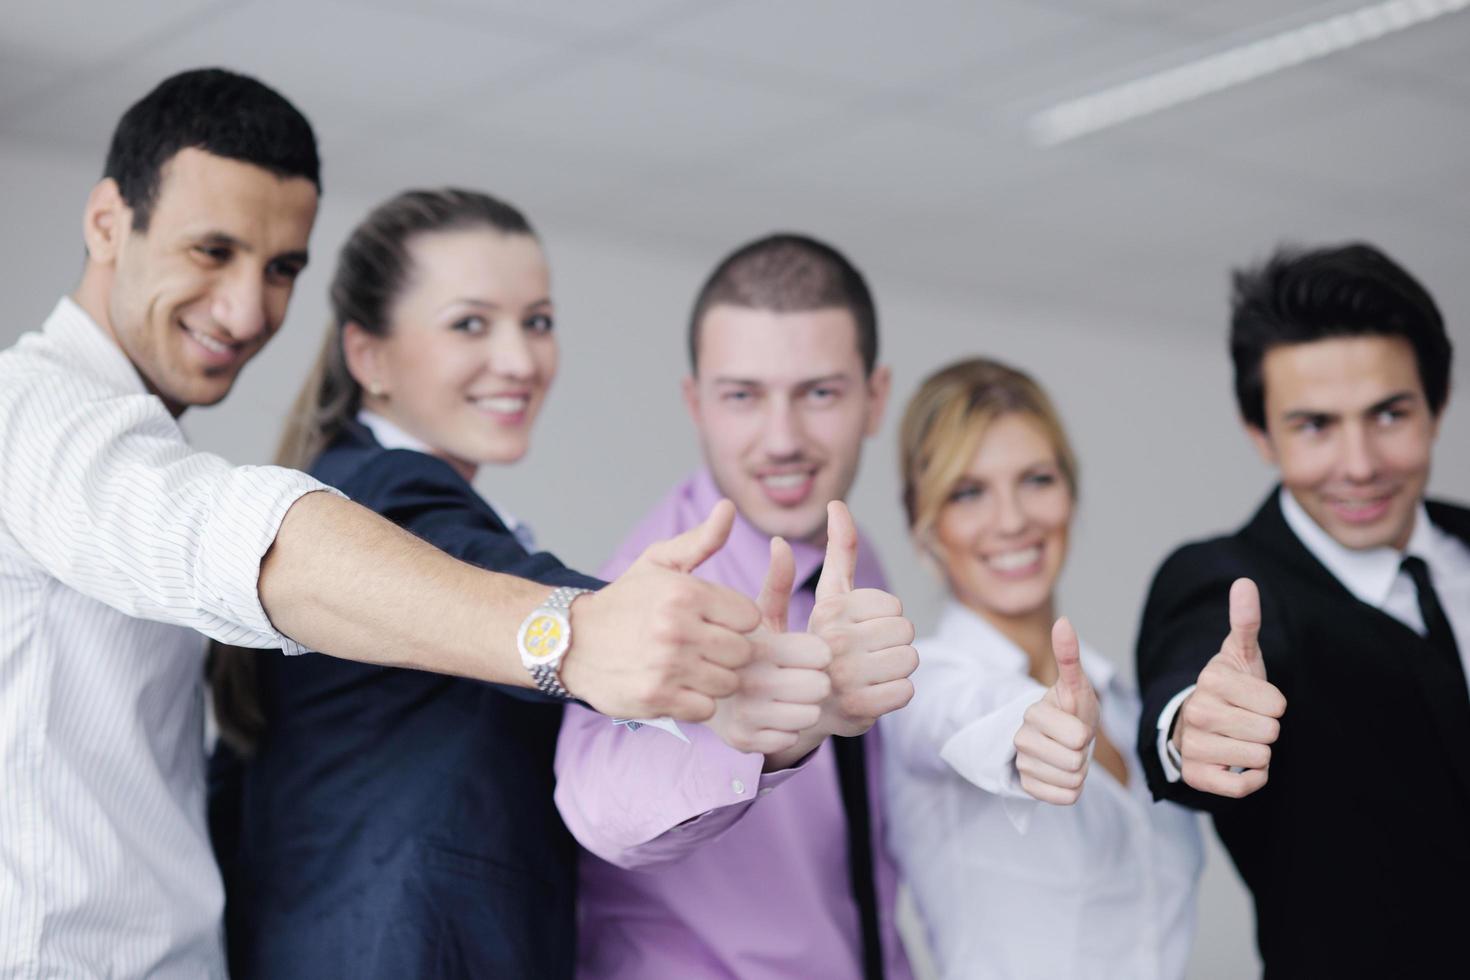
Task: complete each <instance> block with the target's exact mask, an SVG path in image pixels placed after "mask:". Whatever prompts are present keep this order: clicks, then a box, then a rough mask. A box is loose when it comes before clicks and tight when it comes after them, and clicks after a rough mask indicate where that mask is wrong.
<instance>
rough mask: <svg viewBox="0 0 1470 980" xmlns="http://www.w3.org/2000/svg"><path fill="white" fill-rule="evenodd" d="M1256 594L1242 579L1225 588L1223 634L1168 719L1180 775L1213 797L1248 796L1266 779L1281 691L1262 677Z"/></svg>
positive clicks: (1277, 731) (1281, 704)
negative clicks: (1227, 597) (1227, 612)
mask: <svg viewBox="0 0 1470 980" xmlns="http://www.w3.org/2000/svg"><path fill="white" fill-rule="evenodd" d="M1260 632H1261V596H1260V593H1259V592H1257V591H1256V584H1255V583H1254V582H1252V581H1251V580H1250V579H1248V578H1242V579H1237V580H1236V581H1235V584H1234V585H1232V586H1231V587H1230V634H1229V635H1228V636H1226V637H1225V642H1224V644H1222V645H1221V647H1220V652H1219V653H1217V654H1215V656H1214V657H1212V658H1210V662H1209V663H1208V664H1206V665H1205V669H1204V670H1203V671H1201V672H1200V675H1199V682H1198V684H1197V686H1196V687H1195V689H1194V691H1193V693H1191V694H1190V695H1189V697H1187V698H1185V699H1184V704H1183V705H1182V706H1181V707H1180V709H1179V718H1178V721H1177V722H1176V724H1175V726H1174V736H1173V740H1174V747H1175V748H1176V749H1178V750H1179V755H1180V757H1181V758H1182V759H1183V765H1181V766H1180V772H1181V773H1182V775H1183V777H1184V781H1185V782H1186V783H1188V784H1189V785H1190V786H1192V787H1194V788H1195V789H1197V790H1202V791H1204V792H1206V793H1214V794H1216V795H1217V796H1229V797H1235V798H1237V799H1238V798H1240V797H1242V796H1249V795H1250V794H1251V793H1254V792H1255V791H1256V790H1258V789H1260V788H1261V787H1262V786H1264V785H1266V774H1267V771H1268V769H1269V768H1270V765H1271V746H1272V744H1273V743H1275V741H1276V739H1277V737H1278V736H1279V735H1280V734H1281V721H1280V718H1281V716H1282V715H1283V714H1285V713H1286V698H1285V697H1284V696H1282V694H1281V691H1280V690H1279V689H1278V688H1277V687H1276V686H1275V685H1274V684H1272V683H1271V682H1270V681H1268V680H1266V663H1265V661H1264V660H1263V659H1262V658H1261V647H1260V639H1259V638H1260Z"/></svg>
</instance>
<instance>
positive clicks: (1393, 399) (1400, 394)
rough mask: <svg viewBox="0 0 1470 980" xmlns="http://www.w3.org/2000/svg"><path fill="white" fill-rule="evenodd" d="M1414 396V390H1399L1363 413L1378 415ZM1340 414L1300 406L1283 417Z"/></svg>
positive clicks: (1315, 416) (1326, 417)
mask: <svg viewBox="0 0 1470 980" xmlns="http://www.w3.org/2000/svg"><path fill="white" fill-rule="evenodd" d="M1414 397H1415V394H1414V392H1412V391H1397V392H1394V393H1393V394H1392V395H1389V396H1388V397H1387V398H1384V399H1382V400H1380V401H1376V402H1374V403H1373V404H1372V405H1369V406H1368V407H1367V408H1366V409H1364V410H1363V414H1364V415H1377V414H1378V413H1379V412H1384V411H1387V410H1388V409H1390V408H1393V407H1394V406H1395V405H1397V404H1398V403H1399V402H1404V401H1412V400H1413V399H1414ZM1340 415H1341V413H1340V412H1321V411H1313V410H1312V409H1310V408H1299V409H1296V410H1295V411H1291V412H1287V413H1286V415H1285V416H1283V417H1284V418H1285V419H1286V421H1288V422H1293V421H1298V420H1304V419H1332V418H1338V417H1339V416H1340Z"/></svg>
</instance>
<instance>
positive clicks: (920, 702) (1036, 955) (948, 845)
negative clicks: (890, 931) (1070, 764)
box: [882, 602, 1202, 980]
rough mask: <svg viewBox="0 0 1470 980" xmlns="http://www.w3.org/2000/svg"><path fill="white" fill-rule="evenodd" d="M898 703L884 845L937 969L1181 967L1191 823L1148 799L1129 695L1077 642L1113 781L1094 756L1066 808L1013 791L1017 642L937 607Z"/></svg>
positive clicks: (1031, 685)
mask: <svg viewBox="0 0 1470 980" xmlns="http://www.w3.org/2000/svg"><path fill="white" fill-rule="evenodd" d="M917 646H918V650H919V661H920V666H919V669H918V671H917V672H916V673H915V674H914V676H913V681H914V690H915V694H914V699H913V701H912V702H911V703H910V704H909V705H908V707H906V708H904V709H903V710H902V711H897V712H894V713H893V714H891V715H887V716H886V717H884V718H883V720H882V725H883V729H884V731H883V734H884V738H885V741H886V745H887V747H888V751H887V753H886V754H885V766H884V787H885V799H886V805H887V808H888V819H889V828H890V831H889V832H890V834H891V835H892V836H891V840H890V842H889V843H890V847H891V848H892V851H893V853H894V854H895V855H896V856H897V858H898V862H899V865H900V867H901V869H902V872H903V875H904V878H905V879H906V880H907V881H908V883H909V885H910V887H911V888H912V889H913V891H914V897H915V899H916V900H917V903H918V907H919V912H920V915H921V917H922V918H923V920H924V922H925V924H926V928H927V930H928V936H929V943H930V948H931V949H932V950H933V952H934V957H935V962H936V964H937V965H938V967H939V971H940V975H941V976H943V977H947V978H956V977H1024V978H1028V980H1031V978H1038V980H1039V978H1050V977H1055V978H1066V980H1073V978H1083V977H1099V978H1121V977H1126V978H1129V980H1154V978H1160V980H1161V978H1172V977H1180V976H1183V975H1184V970H1185V965H1186V963H1187V961H1188V958H1189V949H1190V943H1191V941H1192V939H1193V935H1194V909H1195V887H1196V882H1197V880H1198V877H1199V872H1200V866H1201V863H1202V853H1201V849H1200V838H1199V828H1198V819H1197V817H1196V815H1195V814H1194V813H1193V812H1191V811H1189V810H1186V809H1184V808H1182V807H1178V806H1175V805H1173V804H1170V803H1154V802H1153V801H1152V798H1151V797H1150V795H1149V792H1148V788H1147V786H1146V785H1145V782H1144V775H1143V771H1142V769H1141V767H1140V766H1139V764H1138V760H1137V759H1135V758H1134V755H1133V752H1132V751H1131V750H1132V746H1133V744H1134V740H1135V739H1136V737H1137V731H1138V716H1139V710H1140V706H1139V702H1138V696H1137V695H1136V694H1135V693H1134V692H1133V690H1132V689H1131V688H1130V687H1129V686H1128V685H1127V684H1126V683H1125V682H1124V680H1123V679H1122V678H1121V677H1119V676H1118V672H1117V670H1116V669H1115V668H1114V667H1113V665H1112V664H1111V663H1110V662H1109V661H1107V660H1106V659H1104V658H1102V657H1100V656H1098V655H1097V654H1096V653H1095V652H1093V651H1092V650H1091V649H1090V648H1088V647H1087V646H1086V645H1085V644H1084V645H1083V647H1082V667H1083V669H1084V670H1085V671H1086V673H1087V676H1088V679H1089V680H1091V681H1092V685H1093V687H1094V688H1095V689H1096V690H1097V694H1098V699H1099V701H1100V703H1101V709H1102V715H1101V722H1102V729H1103V731H1104V732H1105V733H1106V734H1107V736H1108V738H1109V740H1110V741H1112V743H1113V744H1114V745H1115V746H1116V747H1117V748H1118V750H1119V753H1120V754H1121V755H1122V756H1123V758H1124V759H1125V760H1126V763H1127V766H1128V785H1127V786H1126V787H1125V786H1122V785H1120V784H1119V783H1118V781H1117V780H1116V779H1115V778H1114V777H1113V775H1112V774H1111V773H1109V772H1108V771H1107V770H1105V769H1104V768H1103V767H1102V766H1100V765H1097V764H1094V765H1092V766H1091V767H1090V768H1089V770H1088V773H1087V783H1086V785H1085V786H1084V787H1083V791H1082V795H1081V798H1080V799H1079V800H1078V801H1077V803H1076V804H1075V805H1074V806H1070V807H1061V806H1051V805H1048V804H1043V803H1038V802H1037V801H1035V800H1033V799H1032V798H1031V797H1030V796H1029V795H1027V793H1026V792H1025V791H1024V790H1022V789H1021V786H1020V781H1019V775H1018V774H1017V772H1016V766H1015V760H1016V749H1015V745H1014V744H1013V742H1012V740H1013V739H1014V738H1015V735H1016V731H1017V730H1018V729H1019V728H1020V727H1021V723H1022V720H1023V715H1024V714H1025V711H1026V709H1027V708H1028V707H1030V706H1031V705H1032V704H1034V703H1035V702H1036V701H1037V700H1038V699H1039V698H1041V696H1042V695H1043V694H1044V693H1045V692H1046V689H1045V688H1044V687H1042V685H1040V684H1038V683H1037V682H1036V681H1035V680H1033V679H1032V678H1031V677H1030V676H1029V675H1028V673H1027V668H1028V659H1027V656H1026V654H1025V652H1024V651H1022V650H1021V649H1020V648H1019V647H1017V646H1016V645H1015V644H1014V643H1012V642H1011V641H1010V640H1008V639H1007V638H1006V637H1005V636H1004V635H1002V634H1001V633H1000V632H999V631H998V630H997V629H995V627H993V626H991V625H990V624H989V623H987V622H986V621H985V620H984V619H982V618H981V617H980V616H978V615H977V614H975V613H974V612H972V611H970V610H969V609H966V608H965V607H964V606H961V605H959V604H958V603H953V602H951V603H950V604H949V606H948V607H947V608H946V610H945V612H944V615H943V616H942V617H941V619H940V623H939V630H938V632H937V633H936V634H935V635H934V636H932V637H928V638H926V639H923V640H921V641H919V642H918V644H917Z"/></svg>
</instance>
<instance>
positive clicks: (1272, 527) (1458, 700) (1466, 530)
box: [1245, 488, 1470, 795]
mask: <svg viewBox="0 0 1470 980" xmlns="http://www.w3.org/2000/svg"><path fill="white" fill-rule="evenodd" d="M1278 491H1279V488H1278ZM1427 509H1428V511H1429V515H1430V520H1431V521H1433V522H1434V523H1435V524H1436V525H1437V526H1439V527H1442V528H1444V529H1445V530H1446V531H1449V532H1450V533H1451V534H1454V535H1456V536H1457V537H1459V538H1461V540H1466V541H1467V542H1470V511H1466V510H1464V509H1462V508H1458V507H1448V506H1446V505H1442V504H1434V503H1430V504H1428V505H1427ZM1245 533H1246V535H1247V536H1248V537H1249V538H1251V540H1252V541H1253V543H1254V544H1256V545H1257V546H1258V547H1261V548H1263V549H1264V550H1266V551H1268V552H1270V553H1271V554H1272V555H1273V556H1274V557H1275V558H1276V559H1277V560H1278V561H1279V562H1280V563H1281V564H1282V565H1284V566H1286V567H1288V568H1290V569H1291V570H1292V571H1294V572H1295V573H1296V574H1298V575H1300V576H1301V577H1302V578H1304V579H1306V580H1307V581H1308V582H1311V583H1312V584H1314V585H1315V586H1317V587H1318V588H1322V589H1326V590H1328V591H1329V593H1331V594H1332V595H1333V597H1334V598H1335V599H1339V600H1341V601H1343V602H1346V603H1350V604H1351V605H1352V607H1353V608H1356V609H1358V610H1360V611H1361V613H1362V615H1364V616H1365V617H1368V618H1369V619H1370V620H1372V621H1373V622H1374V626H1375V627H1376V628H1375V630H1374V631H1373V632H1375V633H1379V634H1382V635H1383V636H1384V637H1385V638H1388V645H1389V646H1391V647H1392V649H1386V650H1379V651H1370V654H1371V655H1373V656H1378V657H1384V658H1394V659H1395V660H1397V663H1394V662H1392V661H1390V660H1385V661H1383V662H1382V664H1381V666H1382V668H1383V669H1386V670H1391V669H1394V668H1395V667H1400V668H1402V669H1403V670H1405V671H1406V672H1407V673H1408V674H1409V675H1410V676H1411V677H1412V678H1413V681H1414V685H1415V687H1417V689H1418V691H1419V695H1420V698H1421V700H1422V703H1423V707H1424V710H1425V712H1426V713H1427V714H1428V716H1429V719H1430V721H1431V722H1432V724H1433V726H1434V728H1435V730H1436V731H1437V732H1438V733H1439V736H1440V739H1441V744H1442V746H1443V748H1442V753H1443V755H1444V757H1445V759H1446V760H1447V762H1448V764H1449V766H1450V768H1451V770H1452V771H1453V772H1454V774H1455V777H1456V779H1457V780H1458V781H1459V784H1460V787H1461V789H1462V791H1464V792H1465V793H1466V794H1467V795H1470V691H1467V685H1466V681H1465V676H1464V672H1463V670H1462V669H1461V668H1460V667H1459V665H1458V664H1450V663H1447V662H1446V661H1445V659H1444V658H1443V657H1441V656H1439V655H1438V654H1437V652H1436V651H1435V650H1434V649H1433V648H1432V647H1431V646H1430V645H1429V641H1428V640H1426V639H1425V638H1424V637H1422V636H1420V635H1419V634H1418V633H1415V632H1414V631H1413V630H1412V629H1410V628H1409V627H1408V626H1405V625H1404V624H1403V623H1402V622H1401V621H1400V620H1398V619H1397V618H1395V617H1393V616H1391V615H1389V614H1388V613H1386V612H1384V611H1383V610H1381V609H1378V608H1376V607H1374V606H1370V605H1368V604H1367V603H1365V602H1362V601H1360V600H1359V599H1358V598H1357V597H1356V596H1355V595H1353V594H1352V593H1351V592H1350V591H1348V589H1347V587H1346V586H1344V585H1343V584H1342V583H1341V582H1339V581H1338V580H1337V578H1336V577H1335V576H1334V575H1333V574H1332V573H1331V572H1329V571H1328V570H1327V568H1326V567H1325V566H1324V565H1323V564H1322V563H1321V562H1319V561H1318V560H1317V559H1316V557H1315V556H1314V555H1313V554H1312V553H1311V552H1310V551H1308V550H1307V547H1306V546H1305V545H1304V544H1302V543H1301V540H1300V539H1299V538H1298V537H1297V536H1296V534H1295V533H1293V532H1292V530H1291V528H1290V526H1289V525H1287V523H1286V518H1285V517H1283V516H1282V514H1281V505H1280V502H1279V498H1278V493H1277V492H1273V493H1272V494H1271V496H1270V498H1268V499H1267V500H1266V502H1265V504H1263V505H1262V507H1261V509H1260V510H1259V511H1257V512H1256V516H1255V517H1254V518H1252V520H1251V522H1250V524H1248V525H1247V526H1246V530H1245ZM1425 748H1426V750H1432V747H1429V746H1426V747H1425Z"/></svg>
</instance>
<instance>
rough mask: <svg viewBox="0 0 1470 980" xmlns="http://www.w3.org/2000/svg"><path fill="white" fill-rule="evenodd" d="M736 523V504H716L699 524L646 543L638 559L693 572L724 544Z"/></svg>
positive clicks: (680, 570)
mask: <svg viewBox="0 0 1470 980" xmlns="http://www.w3.org/2000/svg"><path fill="white" fill-rule="evenodd" d="M734 524H735V505H734V504H732V503H730V501H728V500H721V501H720V502H719V503H717V504H715V506H714V508H713V509H712V510H711V511H710V512H709V516H708V517H706V518H705V519H704V523H703V524H700V525H699V526H698V527H692V528H690V529H689V530H687V531H685V532H684V533H683V534H680V535H677V536H675V537H672V538H668V539H667V540H664V541H658V542H655V543H654V544H651V545H649V546H648V547H647V548H646V549H645V550H644V552H643V555H642V557H641V559H640V560H642V561H648V562H651V563H652V564H654V565H657V566H659V567H660V568H668V569H671V570H673V571H676V572H692V571H694V570H695V569H696V568H698V567H699V566H700V565H702V564H703V563H704V561H705V560H706V559H707V558H709V556H710V555H713V554H714V553H715V552H716V551H719V550H720V549H721V548H723V547H724V546H725V539H726V538H728V537H729V536H730V528H731V527H732V526H733V525H734Z"/></svg>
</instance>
